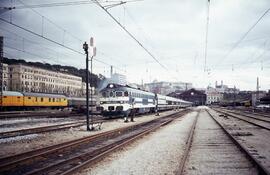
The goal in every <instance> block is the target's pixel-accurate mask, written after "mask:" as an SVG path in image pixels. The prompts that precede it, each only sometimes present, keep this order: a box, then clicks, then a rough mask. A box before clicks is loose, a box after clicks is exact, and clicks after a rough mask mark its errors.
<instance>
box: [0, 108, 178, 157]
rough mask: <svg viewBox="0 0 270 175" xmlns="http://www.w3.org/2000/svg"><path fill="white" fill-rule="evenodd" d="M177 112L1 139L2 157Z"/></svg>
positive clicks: (0, 155) (0, 151) (0, 154)
mask: <svg viewBox="0 0 270 175" xmlns="http://www.w3.org/2000/svg"><path fill="white" fill-rule="evenodd" d="M175 112H176V111H167V112H162V113H160V116H155V114H151V115H144V116H139V117H135V122H129V123H124V122H123V119H117V120H108V121H107V122H105V123H103V124H102V129H101V130H95V131H91V132H89V131H86V126H82V127H78V128H71V129H69V130H61V131H55V132H49V133H41V134H35V135H34V136H22V137H16V138H12V139H0V147H1V149H0V157H6V156H11V155H14V154H19V153H22V152H26V151H31V150H33V149H38V148H43V147H46V146H51V145H55V144H59V143H63V142H67V141H70V140H73V139H78V138H82V137H87V136H90V135H94V134H98V133H102V132H105V131H109V130H113V129H117V128H121V127H126V126H130V125H135V124H138V123H142V122H146V121H150V120H153V119H156V118H157V117H163V116H165V115H169V114H172V113H175ZM68 120H70V119H68Z"/></svg>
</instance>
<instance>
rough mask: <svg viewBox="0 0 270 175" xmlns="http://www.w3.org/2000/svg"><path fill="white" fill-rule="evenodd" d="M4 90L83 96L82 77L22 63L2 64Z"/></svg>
mask: <svg viewBox="0 0 270 175" xmlns="http://www.w3.org/2000/svg"><path fill="white" fill-rule="evenodd" d="M3 85H4V90H10V91H20V92H41V93H57V94H66V95H68V96H83V95H84V92H85V85H84V84H83V82H82V78H81V77H78V76H74V75H70V74H66V73H62V72H56V71H51V70H46V69H42V68H38V67H33V66H29V65H24V64H10V65H7V64H4V66H3Z"/></svg>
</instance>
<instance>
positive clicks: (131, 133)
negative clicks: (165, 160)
mask: <svg viewBox="0 0 270 175" xmlns="http://www.w3.org/2000/svg"><path fill="white" fill-rule="evenodd" d="M187 112H189V111H188V110H185V111H181V112H179V113H176V114H171V115H168V116H165V117H161V118H157V119H155V120H152V121H148V122H145V123H141V124H137V125H133V126H128V127H125V128H120V129H115V130H112V131H107V132H104V133H100V134H97V135H93V136H89V137H85V138H81V139H77V140H73V141H69V142H65V143H61V144H58V145H54V146H50V147H46V148H42V149H39V150H33V151H30V152H26V153H22V154H18V155H14V156H10V157H6V158H2V159H0V174H12V175H13V174H28V175H30V174H71V173H74V172H77V171H79V170H81V169H83V168H84V167H85V166H86V165H89V164H91V163H94V162H96V161H97V160H99V159H100V158H103V157H104V156H105V155H107V154H109V153H111V152H112V151H114V150H116V149H118V148H121V147H123V146H124V145H126V144H128V143H130V142H132V141H134V140H135V139H138V138H140V137H142V136H144V135H146V134H148V133H150V132H152V131H154V130H156V129H158V128H160V127H161V126H164V125H166V124H168V123H170V122H172V121H173V120H174V119H176V118H178V117H180V116H183V115H184V114H186V113H187Z"/></svg>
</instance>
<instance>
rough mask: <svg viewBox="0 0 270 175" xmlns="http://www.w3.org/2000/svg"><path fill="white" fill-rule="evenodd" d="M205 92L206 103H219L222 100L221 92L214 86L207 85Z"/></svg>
mask: <svg viewBox="0 0 270 175" xmlns="http://www.w3.org/2000/svg"><path fill="white" fill-rule="evenodd" d="M205 93H206V104H207V105H210V104H215V103H220V101H222V100H223V94H222V93H221V92H220V91H218V90H217V89H216V88H212V87H208V88H207V89H206V92H205Z"/></svg>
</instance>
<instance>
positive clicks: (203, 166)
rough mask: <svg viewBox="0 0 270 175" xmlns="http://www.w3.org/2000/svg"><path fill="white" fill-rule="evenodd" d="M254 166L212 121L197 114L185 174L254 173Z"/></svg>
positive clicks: (203, 113)
mask: <svg viewBox="0 0 270 175" xmlns="http://www.w3.org/2000/svg"><path fill="white" fill-rule="evenodd" d="M257 173H258V172H257V169H256V168H255V167H253V165H252V164H251V162H250V161H249V160H248V159H247V158H246V156H245V154H244V153H242V152H241V151H240V150H239V148H238V147H237V146H236V145H235V144H234V143H233V142H232V141H231V139H230V138H229V137H228V136H227V135H226V134H225V132H224V131H223V130H222V129H221V128H220V127H219V126H218V125H217V124H216V123H215V121H214V120H213V119H212V118H211V117H210V116H209V115H208V114H207V113H206V111H202V112H201V113H200V114H199V118H198V121H197V125H196V128H195V133H194V137H193V142H192V146H191V149H190V152H189V156H188V159H187V162H186V164H185V169H184V174H231V175H235V174H238V175H240V174H243V175H244V174H257Z"/></svg>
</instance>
